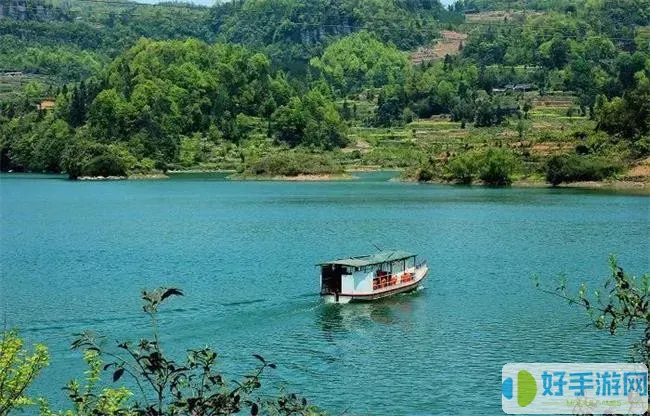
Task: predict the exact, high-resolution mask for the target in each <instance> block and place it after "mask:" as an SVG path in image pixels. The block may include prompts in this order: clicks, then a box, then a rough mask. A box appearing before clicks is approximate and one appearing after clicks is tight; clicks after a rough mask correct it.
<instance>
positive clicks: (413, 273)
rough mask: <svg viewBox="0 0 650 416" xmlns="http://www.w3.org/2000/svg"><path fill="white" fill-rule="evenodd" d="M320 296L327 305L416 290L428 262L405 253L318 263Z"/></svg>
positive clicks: (424, 274)
mask: <svg viewBox="0 0 650 416" xmlns="http://www.w3.org/2000/svg"><path fill="white" fill-rule="evenodd" d="M319 266H320V270H321V273H320V279H321V289H320V294H321V296H322V297H323V300H324V301H325V302H327V303H348V302H351V301H370V300H375V299H379V298H383V297H386V296H390V295H394V294H397V293H403V292H409V291H411V290H414V289H416V288H417V287H418V286H419V285H420V283H421V282H422V280H423V279H424V278H425V277H426V275H427V273H428V272H429V267H428V266H427V263H426V261H422V262H420V263H417V262H416V255H415V254H412V253H407V252H405V251H381V252H379V253H375V254H370V255H367V256H359V257H350V258H347V259H339V260H333V261H328V262H325V263H321V264H319Z"/></svg>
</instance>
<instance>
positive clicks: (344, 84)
mask: <svg viewBox="0 0 650 416" xmlns="http://www.w3.org/2000/svg"><path fill="white" fill-rule="evenodd" d="M311 66H312V67H314V68H316V69H319V70H320V71H322V73H323V74H324V75H325V79H326V80H327V81H328V82H329V83H330V84H331V85H333V86H334V88H336V89H338V90H340V91H341V93H342V94H348V93H350V92H356V91H360V90H361V89H363V88H369V87H382V86H384V85H388V84H401V83H403V82H404V79H405V76H406V74H407V72H408V69H409V66H408V60H407V58H406V55H405V54H403V53H402V52H400V51H399V50H397V48H396V47H395V46H394V45H385V44H383V43H381V42H380V41H379V40H377V38H376V37H374V36H373V35H371V34H370V33H368V32H359V33H356V34H354V35H350V36H347V37H345V38H342V39H341V40H338V41H336V42H334V43H332V44H331V45H330V46H328V47H327V48H326V49H325V52H324V53H323V55H322V56H321V57H320V58H314V59H312V60H311Z"/></svg>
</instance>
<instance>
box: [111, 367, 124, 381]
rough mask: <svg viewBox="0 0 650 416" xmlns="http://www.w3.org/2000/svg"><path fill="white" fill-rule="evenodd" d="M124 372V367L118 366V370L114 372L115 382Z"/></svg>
mask: <svg viewBox="0 0 650 416" xmlns="http://www.w3.org/2000/svg"><path fill="white" fill-rule="evenodd" d="M123 374H124V369H123V368H118V369H117V370H115V372H114V373H113V383H115V382H116V381H117V380H119V379H120V377H122V375H123Z"/></svg>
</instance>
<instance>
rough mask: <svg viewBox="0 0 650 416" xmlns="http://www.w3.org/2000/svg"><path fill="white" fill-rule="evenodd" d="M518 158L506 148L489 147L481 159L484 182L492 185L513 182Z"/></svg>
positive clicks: (503, 184) (480, 174) (481, 176)
mask: <svg viewBox="0 0 650 416" xmlns="http://www.w3.org/2000/svg"><path fill="white" fill-rule="evenodd" d="M516 165H517V160H516V159H515V156H514V155H513V154H512V152H510V151H509V150H506V149H500V148H492V149H488V151H487V152H485V154H484V155H483V157H482V158H481V161H480V168H479V176H480V178H481V180H482V181H483V182H485V183H486V184H487V185H491V186H507V185H510V184H511V183H512V178H511V176H512V174H513V173H514V171H515V167H516Z"/></svg>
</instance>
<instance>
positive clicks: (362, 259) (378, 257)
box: [318, 250, 416, 267]
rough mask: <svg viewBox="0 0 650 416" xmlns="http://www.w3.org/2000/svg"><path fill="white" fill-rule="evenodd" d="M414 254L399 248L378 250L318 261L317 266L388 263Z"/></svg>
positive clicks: (357, 265) (356, 265)
mask: <svg viewBox="0 0 650 416" xmlns="http://www.w3.org/2000/svg"><path fill="white" fill-rule="evenodd" d="M415 256H416V254H413V253H409V252H407V251H400V250H389V251H380V252H378V253H375V254H368V255H365V256H357V257H349V258H347V259H338V260H332V261H326V262H323V263H319V264H318V265H319V266H327V265H331V264H338V265H340V266H351V267H363V266H370V265H373V264H381V263H388V262H391V261H396V260H403V259H408V258H409V257H415Z"/></svg>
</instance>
